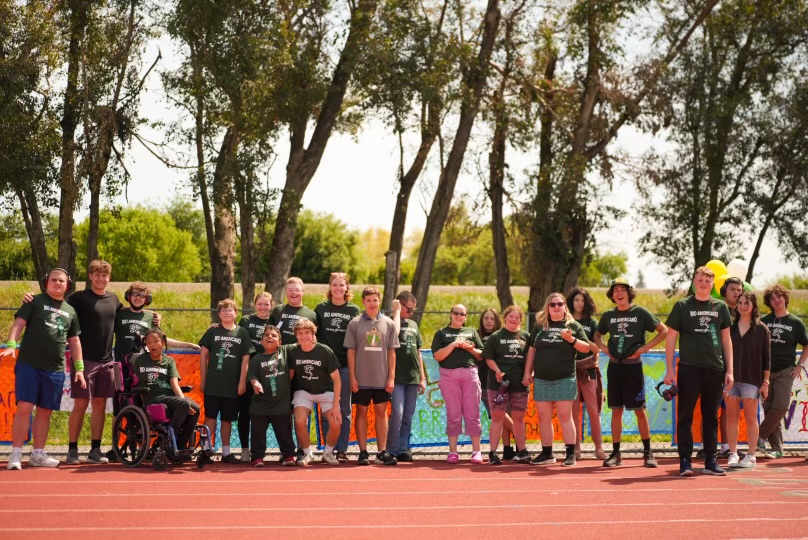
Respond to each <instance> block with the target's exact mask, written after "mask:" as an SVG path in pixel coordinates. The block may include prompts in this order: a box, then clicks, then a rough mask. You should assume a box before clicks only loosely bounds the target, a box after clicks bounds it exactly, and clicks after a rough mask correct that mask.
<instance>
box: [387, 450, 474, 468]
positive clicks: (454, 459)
mask: <svg viewBox="0 0 808 540" xmlns="http://www.w3.org/2000/svg"><path fill="white" fill-rule="evenodd" d="M459 461H460V456H458V455H457V452H449V455H448V456H446V463H449V464H450V465H457V463H458V462H459ZM377 463H378V460H377Z"/></svg>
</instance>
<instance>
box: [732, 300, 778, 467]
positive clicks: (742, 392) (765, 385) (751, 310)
mask: <svg viewBox="0 0 808 540" xmlns="http://www.w3.org/2000/svg"><path fill="white" fill-rule="evenodd" d="M729 335H730V338H731V339H732V357H733V359H734V361H735V382H734V384H733V385H732V388H730V389H729V390H728V391H726V392H725V397H724V400H725V401H726V403H727V436H728V439H729V461H728V462H727V466H728V467H740V468H749V467H754V466H755V461H756V459H755V444H756V443H757V440H758V432H759V428H758V420H757V412H758V405H759V404H760V401H759V398H761V397H762V398H763V399H764V400H765V399H766V396H767V395H768V394H769V374H770V372H771V364H772V357H771V356H772V355H771V334H770V333H769V328H768V327H767V326H766V325H765V324H764V323H762V322H761V321H760V314H759V313H758V306H757V297H755V295H754V293H751V292H743V293H741V295H740V296H739V297H738V303H737V304H736V309H735V320H734V322H733V323H732V327H731V328H730V329H729ZM741 404H743V416H744V418H745V419H746V435H747V439H746V440H747V441H749V450H748V451H747V453H746V455H745V456H744V457H743V459H740V458H739V457H738V422H739V421H740V418H741Z"/></svg>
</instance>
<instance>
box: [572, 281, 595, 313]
mask: <svg viewBox="0 0 808 540" xmlns="http://www.w3.org/2000/svg"><path fill="white" fill-rule="evenodd" d="M579 294H580V295H581V296H583V297H584V312H583V318H584V319H588V318H590V317H591V316H592V315H594V314H595V311H596V310H597V308H596V307H595V301H594V300H593V299H592V295H591V294H589V291H587V290H586V289H584V288H583V287H575V288H574V289H572V290H571V291H570V293H569V294H568V295H567V311H569V312H570V315H572V316H573V317H574V316H575V297H576V296H578V295H579Z"/></svg>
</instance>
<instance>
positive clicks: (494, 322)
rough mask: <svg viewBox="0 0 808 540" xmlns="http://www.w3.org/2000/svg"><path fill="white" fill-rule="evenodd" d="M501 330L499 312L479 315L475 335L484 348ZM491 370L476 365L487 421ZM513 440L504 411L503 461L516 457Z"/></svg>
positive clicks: (507, 417)
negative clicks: (488, 387) (487, 386)
mask: <svg viewBox="0 0 808 540" xmlns="http://www.w3.org/2000/svg"><path fill="white" fill-rule="evenodd" d="M500 328H502V320H501V317H500V316H499V312H498V311H497V310H496V309H494V308H487V309H485V310H483V312H482V313H480V322H479V324H478V325H477V334H478V335H479V336H480V339H481V340H482V342H483V348H484V347H485V344H486V342H487V341H488V338H490V337H491V336H492V335H493V334H494V332H496V331H497V330H499V329H500ZM490 371H491V369H490V368H489V367H488V363H487V362H480V363H479V364H478V365H477V373H478V375H479V377H480V401H481V402H482V404H483V408H484V409H485V412H486V414H488V419H489V420H491V404H490V403H488V389H487V388H486V387H485V386H486V384H488V373H489V372H490ZM512 438H513V418H511V413H510V411H508V410H506V411H505V416H504V417H503V419H502V459H503V460H504V461H511V460H513V458H514V456H516V450H514V449H513V445H512V444H511V439H512Z"/></svg>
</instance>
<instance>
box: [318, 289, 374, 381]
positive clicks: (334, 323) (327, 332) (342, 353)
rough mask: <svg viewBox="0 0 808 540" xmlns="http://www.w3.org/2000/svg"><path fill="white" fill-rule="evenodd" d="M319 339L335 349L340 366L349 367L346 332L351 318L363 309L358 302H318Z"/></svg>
mask: <svg viewBox="0 0 808 540" xmlns="http://www.w3.org/2000/svg"><path fill="white" fill-rule="evenodd" d="M314 313H315V314H316V315H317V322H316V323H315V324H316V325H317V341H319V342H320V343H322V344H324V345H328V347H329V348H330V349H331V350H332V351H334V354H335V355H336V357H337V360H339V365H340V367H344V368H347V367H348V350H347V349H346V348H345V345H344V343H345V332H346V330H348V323H349V322H351V319H353V318H354V317H357V316H359V314H360V313H362V310H361V309H359V306H357V305H356V304H351V303H345V304H343V305H341V306H337V305H334V303H333V302H331V301H330V300H326V301H325V302H321V303H319V304H317V307H315V308H314Z"/></svg>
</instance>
